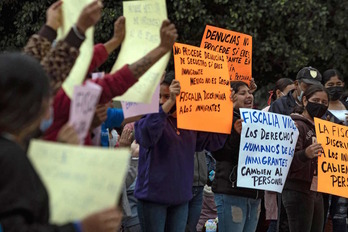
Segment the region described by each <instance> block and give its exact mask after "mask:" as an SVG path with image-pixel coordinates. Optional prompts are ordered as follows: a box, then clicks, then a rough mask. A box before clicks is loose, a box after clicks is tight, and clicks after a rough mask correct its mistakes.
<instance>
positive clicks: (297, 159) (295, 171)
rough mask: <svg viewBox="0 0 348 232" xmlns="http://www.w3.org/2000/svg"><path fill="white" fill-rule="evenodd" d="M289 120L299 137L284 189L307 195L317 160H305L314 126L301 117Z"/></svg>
mask: <svg viewBox="0 0 348 232" xmlns="http://www.w3.org/2000/svg"><path fill="white" fill-rule="evenodd" d="M291 118H292V119H293V120H294V121H295V122H296V125H297V128H298V131H299V136H298V139H297V143H296V148H295V153H294V157H293V159H292V162H291V166H290V170H289V173H288V176H287V178H286V182H285V185H284V189H292V190H296V191H301V192H305V193H309V191H310V187H311V182H312V178H313V176H314V173H315V171H316V167H317V162H318V158H313V159H309V158H307V156H306V148H307V147H308V146H310V145H311V144H312V143H313V139H312V137H315V136H316V135H315V126H314V123H313V122H311V121H309V120H308V119H307V118H305V117H304V116H302V115H299V114H292V115H291Z"/></svg>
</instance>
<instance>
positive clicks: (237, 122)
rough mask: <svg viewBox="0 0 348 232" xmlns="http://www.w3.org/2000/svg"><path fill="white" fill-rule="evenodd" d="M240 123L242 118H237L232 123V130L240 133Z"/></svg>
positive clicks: (241, 123)
mask: <svg viewBox="0 0 348 232" xmlns="http://www.w3.org/2000/svg"><path fill="white" fill-rule="evenodd" d="M242 125H243V119H238V120H237V121H236V122H235V123H234V125H233V128H234V130H235V131H236V132H237V133H238V134H240V133H241V132H242Z"/></svg>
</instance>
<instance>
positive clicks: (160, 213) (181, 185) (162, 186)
mask: <svg viewBox="0 0 348 232" xmlns="http://www.w3.org/2000/svg"><path fill="white" fill-rule="evenodd" d="M179 93H180V83H179V82H178V81H177V80H174V73H173V72H169V73H167V74H166V76H165V78H164V80H163V81H162V83H161V86H160V107H159V113H155V114H148V115H146V116H145V117H143V118H142V119H141V120H139V121H138V122H137V123H135V139H136V141H137V142H138V143H139V144H140V152H139V166H138V167H139V170H138V179H137V183H136V187H135V192H134V194H135V197H136V198H138V200H139V201H138V215H139V220H140V224H141V227H142V230H143V232H148V231H149V232H152V231H156V232H161V231H164V230H166V231H185V227H186V221H187V214H188V202H189V201H190V199H191V198H192V182H193V168H194V156H193V155H194V153H195V151H202V150H203V149H207V150H217V149H219V148H221V147H222V146H223V145H224V143H225V140H226V137H227V136H226V135H223V134H213V133H204V132H196V131H191V130H183V129H178V128H177V120H176V116H175V115H176V114H175V111H176V108H175V100H176V96H177V95H178V94H179Z"/></svg>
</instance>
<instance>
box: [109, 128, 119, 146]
mask: <svg viewBox="0 0 348 232" xmlns="http://www.w3.org/2000/svg"><path fill="white" fill-rule="evenodd" d="M111 136H112V137H111V138H110V140H109V147H115V146H116V144H117V140H118V134H117V131H116V130H112V131H111Z"/></svg>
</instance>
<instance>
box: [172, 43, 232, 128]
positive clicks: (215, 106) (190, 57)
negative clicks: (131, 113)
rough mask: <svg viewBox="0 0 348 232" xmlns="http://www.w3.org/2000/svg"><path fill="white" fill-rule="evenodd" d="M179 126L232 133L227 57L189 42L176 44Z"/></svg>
mask: <svg viewBox="0 0 348 232" xmlns="http://www.w3.org/2000/svg"><path fill="white" fill-rule="evenodd" d="M173 49H174V64H175V78H176V79H177V80H179V81H180V86H181V92H180V95H179V96H178V97H177V98H176V108H177V117H178V128H182V129H188V130H198V131H208V132H218V133H226V134H229V133H231V128H232V108H233V105H232V101H231V99H230V95H231V90H230V80H229V78H228V70H227V62H226V57H225V56H224V55H222V54H220V53H217V52H211V51H209V50H204V49H202V48H199V47H194V46H190V45H186V44H179V43H175V44H174V47H173Z"/></svg>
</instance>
